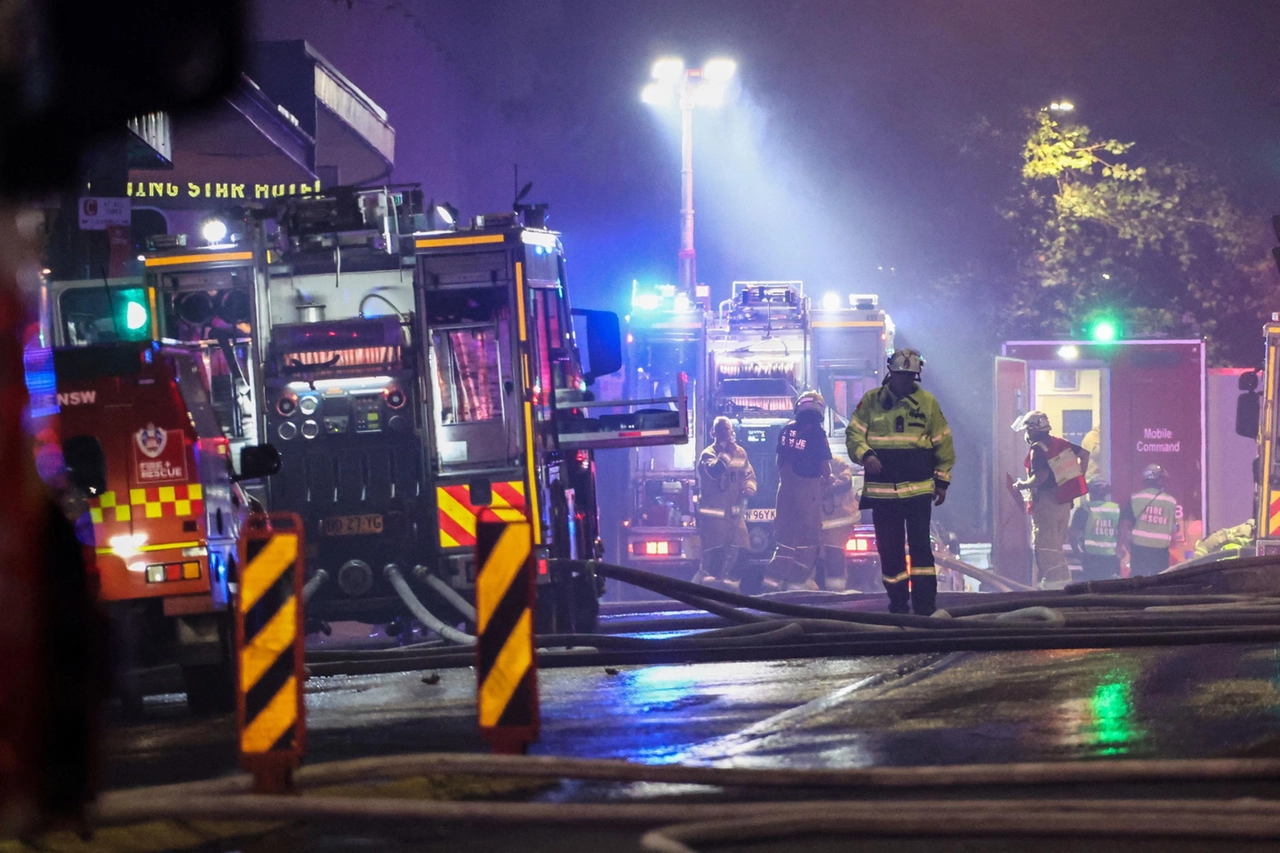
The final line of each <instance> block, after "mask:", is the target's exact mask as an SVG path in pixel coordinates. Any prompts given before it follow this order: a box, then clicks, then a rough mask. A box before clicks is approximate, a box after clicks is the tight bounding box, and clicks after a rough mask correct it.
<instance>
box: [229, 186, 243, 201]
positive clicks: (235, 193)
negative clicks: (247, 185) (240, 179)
mask: <svg viewBox="0 0 1280 853" xmlns="http://www.w3.org/2000/svg"><path fill="white" fill-rule="evenodd" d="M231 197H232V198H244V184H232V185H231Z"/></svg>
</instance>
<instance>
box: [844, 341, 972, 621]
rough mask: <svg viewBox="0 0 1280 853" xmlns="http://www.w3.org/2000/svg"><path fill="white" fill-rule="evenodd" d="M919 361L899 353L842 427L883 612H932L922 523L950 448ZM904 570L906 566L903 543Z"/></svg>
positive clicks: (931, 577)
mask: <svg viewBox="0 0 1280 853" xmlns="http://www.w3.org/2000/svg"><path fill="white" fill-rule="evenodd" d="M923 368H924V359H923V358H921V357H920V353H919V352H917V351H916V350H913V349H900V350H897V351H896V352H894V354H893V355H892V356H891V357H890V359H889V375H888V376H887V377H886V378H885V382H884V385H883V386H882V387H880V388H877V389H874V390H872V391H868V392H867V393H866V394H865V395H864V396H863V398H862V400H861V401H859V402H858V407H857V408H856V409H855V410H854V412H853V415H852V416H850V418H849V426H848V427H847V428H846V429H845V445H846V446H847V448H848V450H849V458H850V459H853V460H854V461H857V462H861V463H862V467H863V470H864V473H865V477H866V485H865V487H864V488H863V496H862V500H861V502H860V505H861V507H862V509H864V510H866V509H869V510H871V515H872V523H873V524H874V525H875V529H876V547H877V548H878V550H879V551H880V572H881V574H882V575H883V577H882V580H883V581H884V588H885V590H886V591H887V592H888V593H889V612H890V613H906V612H908V606H909V607H910V609H911V610H912V611H914V612H915V613H916V614H918V615H921V616H928V615H930V614H932V613H933V611H934V609H935V606H936V599H937V594H938V570H937V569H936V568H935V567H934V562H933V546H932V543H931V542H930V540H929V524H930V522H931V521H932V517H933V507H935V506H941V505H942V502H943V501H944V500H946V498H947V487H948V486H949V485H950V484H951V468H952V467H953V466H954V465H955V461H956V451H955V444H954V442H953V441H952V439H951V427H950V426H948V425H947V419H946V417H944V416H943V414H942V408H941V407H940V406H939V405H938V401H937V399H936V398H935V397H934V396H933V395H932V394H930V393H929V392H928V391H925V390H924V389H923V388H921V387H920V371H921V370H922V369H923ZM908 544H909V545H910V548H911V568H910V569H909V570H908V569H907V545H908Z"/></svg>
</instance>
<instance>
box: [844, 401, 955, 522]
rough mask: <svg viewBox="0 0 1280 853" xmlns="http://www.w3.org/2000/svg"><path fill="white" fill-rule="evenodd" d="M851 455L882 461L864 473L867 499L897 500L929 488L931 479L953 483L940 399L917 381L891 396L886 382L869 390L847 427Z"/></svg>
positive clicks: (858, 459) (952, 454)
mask: <svg viewBox="0 0 1280 853" xmlns="http://www.w3.org/2000/svg"><path fill="white" fill-rule="evenodd" d="M845 446H846V447H847V448H848V450H849V458H850V459H852V460H854V461H855V462H862V461H863V460H864V459H865V458H866V457H867V455H868V454H871V453H874V454H875V455H876V457H877V458H878V459H879V460H880V464H881V465H882V466H883V467H882V468H881V471H880V473H879V474H875V475H872V474H871V473H870V472H866V473H865V485H864V489H863V494H864V496H865V497H866V498H869V499H886V498H887V499H897V500H902V499H906V498H913V497H918V496H920V495H928V494H932V493H933V489H934V484H935V483H937V484H941V485H944V486H945V485H947V484H949V483H950V482H951V469H952V467H953V466H954V465H955V462H956V450H955V443H954V441H952V438H951V427H950V426H948V425H947V419H946V417H945V416H944V415H943V414H942V407H941V406H939V405H938V400H937V398H935V397H934V396H933V395H932V394H930V393H929V392H928V391H925V390H924V389H922V388H921V387H920V386H919V385H917V386H915V389H914V390H913V391H912V392H911V393H910V394H908V395H907V396H905V397H901V398H895V397H894V395H893V393H892V392H890V391H889V388H888V386H882V387H880V388H875V389H872V390H870V391H868V392H867V393H866V394H864V395H863V397H862V399H861V400H860V401H859V402H858V406H857V408H856V409H855V410H854V412H853V414H852V415H851V416H850V417H849V426H848V427H847V428H846V429H845Z"/></svg>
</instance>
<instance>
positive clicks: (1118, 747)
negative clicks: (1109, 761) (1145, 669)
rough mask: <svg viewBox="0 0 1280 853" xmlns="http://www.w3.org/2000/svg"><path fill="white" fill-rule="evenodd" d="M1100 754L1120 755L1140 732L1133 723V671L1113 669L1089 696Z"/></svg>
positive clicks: (1126, 750) (1127, 749)
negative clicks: (1091, 696)
mask: <svg viewBox="0 0 1280 853" xmlns="http://www.w3.org/2000/svg"><path fill="white" fill-rule="evenodd" d="M1089 711H1090V713H1092V715H1093V730H1094V732H1095V733H1096V734H1097V740H1096V743H1097V744H1098V746H1100V747H1102V749H1100V750H1099V751H1098V754H1099V755H1123V754H1125V753H1126V752H1128V751H1129V744H1130V743H1131V742H1133V741H1134V740H1135V739H1137V738H1138V737H1139V736H1140V735H1141V732H1139V731H1138V730H1137V728H1135V726H1134V723H1133V673H1132V672H1126V671H1124V670H1119V669H1113V670H1112V671H1111V672H1108V673H1107V674H1106V675H1105V676H1103V680H1102V682H1101V683H1100V684H1099V685H1098V687H1097V689H1095V690H1094V691H1093V698H1092V699H1090V700H1089Z"/></svg>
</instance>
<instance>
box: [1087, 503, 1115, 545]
mask: <svg viewBox="0 0 1280 853" xmlns="http://www.w3.org/2000/svg"><path fill="white" fill-rule="evenodd" d="M1086 506H1087V509H1088V510H1089V520H1088V521H1086V522H1085V525H1084V552H1085V553H1086V554H1090V555H1093V556H1099V557H1114V556H1115V554H1116V542H1117V539H1118V534H1119V528H1120V505H1119V504H1117V503H1112V502H1111V501H1089V503H1088V504H1087V505H1086Z"/></svg>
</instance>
